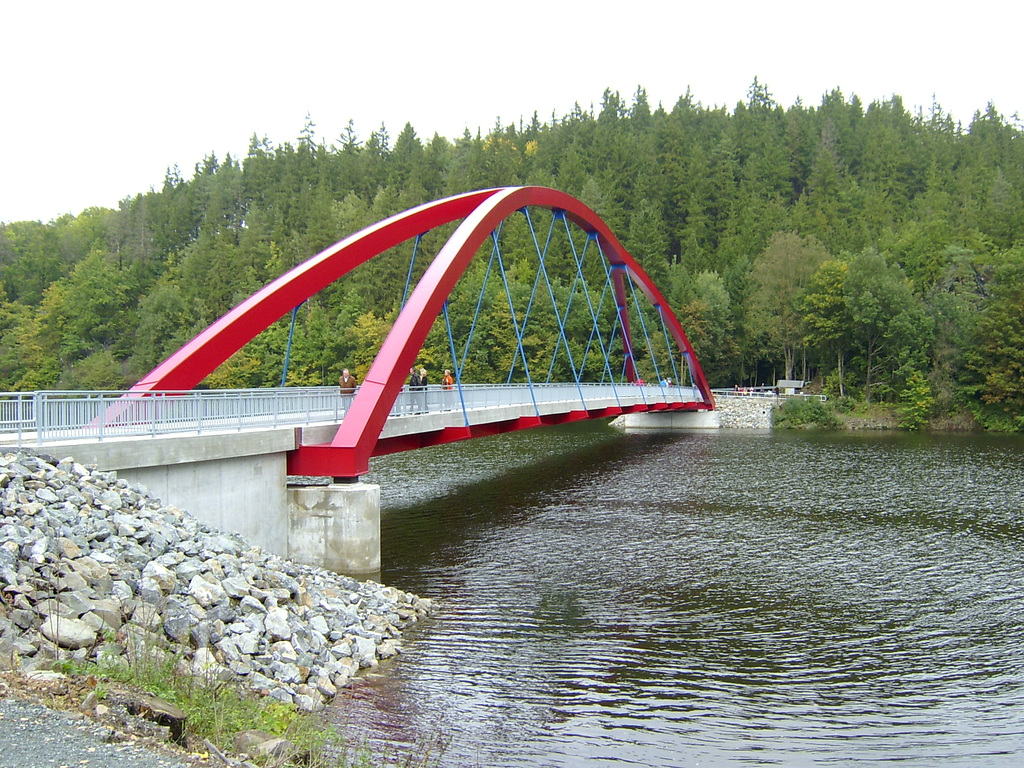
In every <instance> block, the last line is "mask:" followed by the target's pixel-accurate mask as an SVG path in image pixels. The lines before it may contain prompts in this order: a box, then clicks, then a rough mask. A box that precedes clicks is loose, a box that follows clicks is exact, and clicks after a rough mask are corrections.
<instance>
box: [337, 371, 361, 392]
mask: <svg viewBox="0 0 1024 768" xmlns="http://www.w3.org/2000/svg"><path fill="white" fill-rule="evenodd" d="M358 384H359V382H358V381H356V377H355V376H353V375H352V374H351V373H349V372H348V368H345V369H344V370H343V371H342V372H341V377H340V378H339V379H338V391H339V392H340V393H341V394H343V395H349V396H351V395H354V394H355V391H356V385H358Z"/></svg>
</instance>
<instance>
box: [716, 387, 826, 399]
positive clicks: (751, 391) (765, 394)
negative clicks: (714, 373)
mask: <svg viewBox="0 0 1024 768" xmlns="http://www.w3.org/2000/svg"><path fill="white" fill-rule="evenodd" d="M711 394H713V395H714V396H715V399H716V400H717V399H718V398H720V397H739V398H758V397H760V398H772V399H779V400H785V399H789V398H798V399H803V400H820V401H821V402H823V403H824V402H825V401H827V400H828V396H827V395H810V394H807V393H804V392H776V391H775V388H774V387H733V388H731V389H712V390H711Z"/></svg>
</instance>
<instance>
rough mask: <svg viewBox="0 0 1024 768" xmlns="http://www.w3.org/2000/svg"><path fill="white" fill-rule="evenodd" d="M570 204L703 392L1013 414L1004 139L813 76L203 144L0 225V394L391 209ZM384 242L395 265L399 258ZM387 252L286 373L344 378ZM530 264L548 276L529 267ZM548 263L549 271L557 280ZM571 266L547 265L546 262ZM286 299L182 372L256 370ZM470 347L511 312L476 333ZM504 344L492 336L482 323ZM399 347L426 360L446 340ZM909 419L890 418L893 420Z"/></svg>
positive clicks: (1018, 182)
mask: <svg viewBox="0 0 1024 768" xmlns="http://www.w3.org/2000/svg"><path fill="white" fill-rule="evenodd" d="M517 184H532V185H543V186H550V187H554V188H557V189H560V190H562V191H565V192H567V193H569V194H572V195H575V196H576V197H579V198H580V199H581V200H583V202H585V203H586V204H588V205H589V206H590V207H592V208H593V209H594V210H595V211H596V212H597V213H598V214H599V215H600V216H601V217H602V218H603V219H604V220H605V221H606V222H607V223H608V224H609V226H610V227H611V228H612V230H613V231H614V232H616V233H617V235H618V236H619V238H620V240H622V242H623V243H624V244H625V246H626V247H627V248H628V249H629V250H630V252H631V253H632V254H633V255H634V256H635V257H636V258H637V259H638V261H639V262H640V263H641V264H642V265H643V266H644V268H645V270H647V272H648V273H649V274H650V275H651V276H652V277H653V278H654V280H655V282H656V283H657V284H658V285H659V286H660V287H661V288H662V291H663V293H665V295H666V297H667V298H668V299H669V301H670V303H671V304H672V306H673V308H674V309H675V311H676V313H677V315H678V316H679V318H680V320H681V321H682V323H683V326H684V328H686V330H687V333H688V335H689V336H690V339H691V341H692V343H693V345H694V348H695V350H696V352H697V355H698V358H699V359H700V361H701V363H702V365H703V367H704V369H705V372H706V373H707V376H708V380H709V381H710V382H711V384H712V386H715V387H731V386H733V385H737V384H739V385H745V384H768V383H773V382H774V380H775V379H777V378H798V379H807V380H811V381H813V382H815V385H816V386H817V387H820V388H821V390H822V391H824V392H825V393H826V394H828V395H829V396H830V397H831V398H833V399H837V400H839V401H843V400H844V399H849V400H850V401H862V402H875V403H878V402H881V403H894V404H899V405H900V407H902V408H904V409H905V412H906V413H908V414H916V416H914V420H916V421H917V423H919V424H920V423H923V422H924V420H926V419H931V420H937V421H942V420H943V419H952V420H955V419H960V420H961V421H963V420H964V419H969V420H972V421H973V422H974V423H977V424H980V425H981V426H983V427H985V428H988V429H998V430H1008V431H1013V430H1018V431H1019V430H1021V429H1024V199H1022V198H1024V137H1022V132H1021V125H1020V124H1019V122H1018V121H1017V120H1016V118H1013V119H1008V118H1006V117H1004V116H1002V115H1000V114H999V113H998V112H997V111H996V110H995V108H994V107H993V106H991V105H989V107H988V108H987V109H985V110H984V111H981V110H979V112H978V113H976V114H975V116H974V118H973V120H972V121H971V123H970V125H967V126H965V125H962V124H959V123H955V122H954V121H953V120H952V119H951V117H950V116H948V115H947V114H945V113H944V112H943V110H942V108H941V107H940V106H938V105H934V106H933V107H932V108H931V110H930V111H929V113H928V114H923V113H917V114H912V113H911V112H909V111H908V110H907V109H906V108H905V107H904V106H903V104H902V102H901V100H900V99H899V98H898V97H893V98H892V99H891V100H887V101H881V102H872V103H870V104H868V105H865V104H863V103H862V102H861V101H860V100H859V99H858V98H857V97H855V96H854V97H846V96H844V95H843V94H842V93H841V92H840V91H838V90H836V91H833V92H831V93H829V94H828V95H827V96H825V97H824V98H823V99H822V102H821V104H819V105H817V106H807V105H804V104H802V103H799V102H798V103H796V104H794V105H792V106H789V107H783V106H782V105H780V104H778V103H776V102H775V101H774V99H773V98H772V96H771V94H770V92H769V90H768V88H767V87H766V86H764V85H763V84H760V83H758V82H757V81H756V80H755V81H754V83H753V85H752V86H751V87H750V89H749V92H748V94H747V99H746V101H744V102H741V103H739V104H737V105H736V106H735V108H734V109H732V110H729V109H727V108H724V107H722V108H706V107H704V106H702V105H701V104H700V103H699V102H696V101H695V100H694V99H693V98H692V97H691V96H690V95H689V94H686V95H684V96H682V97H681V98H680V99H679V100H678V101H677V102H676V103H675V104H674V105H673V106H672V107H671V108H670V109H668V108H663V107H658V108H652V107H651V105H650V104H649V103H648V101H647V98H646V94H645V92H644V90H643V89H642V88H639V89H637V91H636V93H635V94H634V95H633V96H632V97H631V98H630V99H623V98H622V97H621V96H620V94H618V93H616V92H613V91H610V90H609V91H606V92H605V94H604V97H603V100H602V103H601V104H600V105H598V106H594V107H592V108H591V109H589V110H585V109H581V108H579V107H578V106H577V108H575V109H574V110H573V111H572V112H571V113H570V114H568V115H566V116H564V117H559V118H557V119H556V118H552V119H550V120H549V121H547V122H542V121H541V120H540V119H539V118H538V117H537V116H536V115H534V117H533V119H532V120H531V121H530V122H528V123H526V122H521V123H520V124H518V125H500V124H498V125H495V126H494V128H493V129H492V130H491V131H490V132H489V133H488V134H487V135H483V134H482V132H480V133H478V134H477V135H475V136H474V135H471V134H469V133H468V132H467V133H466V134H465V135H464V136H462V137H461V138H459V139H457V140H455V141H451V140H449V139H447V138H444V137H441V136H437V135H435V136H434V137H433V138H430V139H425V138H423V137H420V136H418V135H417V134H416V132H415V129H414V127H413V126H412V125H408V124H407V125H406V126H405V128H404V129H403V130H402V132H401V133H400V134H399V135H398V136H396V137H392V136H389V135H388V133H387V131H386V130H385V129H384V128H383V127H382V128H380V129H379V130H377V131H374V132H373V133H371V134H370V135H369V136H368V137H366V138H365V139H364V138H361V137H359V136H357V135H356V133H355V131H354V130H353V128H352V124H351V123H350V124H349V128H348V130H347V131H345V132H344V133H343V134H342V135H341V136H338V137H335V138H333V139H324V138H320V137H318V136H317V135H316V131H315V125H314V124H313V123H312V122H311V121H310V120H309V119H308V118H307V123H306V125H305V127H304V129H303V130H302V131H301V133H300V135H299V136H298V137H297V139H296V140H295V141H294V142H293V143H292V142H289V143H284V144H282V145H279V146H275V145H273V144H271V143H270V142H269V141H268V140H266V139H260V138H258V137H255V136H254V137H253V138H252V140H251V142H250V145H249V149H248V154H247V155H246V156H245V157H241V158H236V157H231V156H228V157H224V158H223V159H218V158H216V157H215V156H213V155H210V156H208V157H207V158H206V159H205V160H204V161H203V162H201V163H199V164H197V166H196V167H195V169H194V171H193V173H192V175H191V177H186V176H184V175H183V174H182V173H181V172H180V171H179V170H178V169H177V168H175V169H172V170H170V171H168V173H167V175H166V178H165V180H164V183H163V186H162V188H161V189H159V190H155V189H154V190H151V191H149V192H146V193H141V194H138V195H137V196H135V197H133V198H130V199H125V200H124V201H122V202H121V204H120V206H119V208H118V209H117V210H112V209H105V208H91V209H88V210H86V211H84V212H82V213H81V214H80V215H78V216H71V215H68V216H64V217H62V218H60V219H58V220H56V221H52V222H49V223H41V222H14V223H11V224H7V225H2V226H0V389H2V390H8V391H9V390H33V389H104V388H109V389H123V388H126V387H127V386H130V385H131V384H132V383H133V382H134V381H136V380H137V379H138V378H139V377H141V376H142V375H143V374H144V373H146V372H147V371H149V370H150V369H152V368H153V367H154V366H155V365H157V364H158V363H159V362H161V361H162V360H163V359H164V358H165V357H166V356H167V355H169V354H170V353H172V352H173V351H175V350H176V349H177V348H179V347H180V346H181V345H182V344H183V343H184V342H186V341H188V340H189V339H190V338H192V337H193V336H194V335H195V334H196V333H198V332H199V331H201V330H202V329H204V328H205V327H206V326H207V325H209V324H210V323H211V322H212V321H214V320H215V319H216V318H218V317H219V316H220V315H222V314H223V313H224V312H226V311H227V310H229V309H230V308H231V307H233V306H234V305H235V304H237V303H238V302H240V301H242V300H243V299H245V298H246V297H248V296H249V295H251V294H252V293H253V292H254V291H256V290H257V289H259V288H260V287H262V286H263V285H265V284H266V283H268V282H269V281H270V280H272V279H273V278H275V277H276V276H278V275H280V274H281V273H283V272H284V271H286V270H288V269H290V268H291V267H293V266H295V265H296V264H298V263H300V262H302V261H304V260H305V259H307V258H309V257H310V256H312V255H313V254H315V253H317V252H319V251H320V250H322V249H324V248H326V247H327V246H329V245H331V244H333V243H335V242H337V241H338V240H340V239H341V238H343V237H345V236H347V235H349V234H351V233H353V232H355V231H357V230H359V229H361V228H363V227H365V226H367V225H370V224H372V223H374V222H376V221H379V220H381V219H383V218H385V217H387V216H390V215H392V214H394V213H398V212H400V211H403V210H405V209H407V208H410V207H412V206H414V205H417V204H420V203H423V202H426V201H429V200H434V199H438V198H441V197H445V196H448V195H451V194H456V193H459V192H464V191H468V190H473V189H480V188H486V187H494V186H507V185H517ZM403 259H404V261H402V260H403ZM408 260H409V257H408V254H406V255H404V256H402V257H398V256H395V257H394V258H390V257H387V256H386V257H381V258H379V259H374V260H373V261H371V262H369V263H367V264H366V265H364V266H363V267H360V271H358V272H357V273H353V275H352V276H351V279H345V280H343V281H339V282H338V283H337V284H335V285H333V286H331V287H329V288H327V289H326V290H324V291H322V292H321V293H320V294H319V295H317V296H316V297H314V298H313V299H312V300H310V301H309V302H306V303H305V304H304V305H303V307H302V308H301V311H300V312H299V313H298V315H297V317H296V329H295V340H294V345H293V348H292V351H291V358H290V364H289V368H288V383H289V384H294V385H321V384H333V383H336V382H337V379H338V375H339V373H340V371H341V368H342V367H349V368H352V369H354V370H355V371H356V372H357V374H358V375H359V376H360V377H362V375H363V374H364V373H365V371H366V368H367V367H368V365H369V363H370V361H371V360H372V359H373V355H374V353H375V350H376V348H377V346H379V344H380V342H381V340H382V339H383V337H384V335H385V334H386V333H387V330H388V328H389V327H390V323H391V322H392V321H393V319H394V317H395V313H396V311H397V309H398V307H399V303H400V301H401V297H402V296H401V295H402V288H403V285H404V282H405V270H406V269H407V268H408ZM555 277H556V278H557V277H559V276H555ZM562 277H567V276H562ZM568 277H569V278H570V279H571V276H568ZM289 320H290V318H283V319H282V320H281V321H280V322H279V323H277V324H276V325H275V326H273V327H272V328H271V329H268V330H267V331H266V332H264V333H263V334H261V335H260V336H259V337H258V338H257V339H256V340H254V341H253V342H252V343H250V344H249V345H248V346H246V348H245V349H243V350H242V351H241V352H239V353H238V354H237V355H235V356H234V357H233V358H232V359H231V360H230V361H229V362H228V363H226V364H225V365H224V366H222V367H221V368H220V369H219V370H218V371H217V372H215V373H214V374H213V375H212V376H211V377H210V378H209V379H208V380H207V382H206V384H207V385H209V386H211V387H260V386H275V385H277V384H278V383H279V380H280V376H281V371H282V368H283V364H284V354H285V348H286V339H287V336H288V327H289ZM490 332H491V333H492V334H494V338H495V343H502V338H501V336H502V334H505V335H506V336H510V335H511V334H512V330H511V328H508V327H505V328H502V327H500V325H499V324H495V327H494V328H492V329H491V331H490ZM507 340H508V339H507V338H506V339H505V341H507ZM422 356H423V359H424V361H425V362H427V363H428V364H429V365H431V366H433V367H434V369H435V370H436V369H439V368H442V367H449V366H450V361H449V360H448V359H447V358H448V353H447V349H446V343H445V341H444V340H443V339H441V338H438V339H437V341H436V343H435V342H434V341H431V340H428V345H427V347H425V348H424V350H423V353H422ZM911 425H913V424H911Z"/></svg>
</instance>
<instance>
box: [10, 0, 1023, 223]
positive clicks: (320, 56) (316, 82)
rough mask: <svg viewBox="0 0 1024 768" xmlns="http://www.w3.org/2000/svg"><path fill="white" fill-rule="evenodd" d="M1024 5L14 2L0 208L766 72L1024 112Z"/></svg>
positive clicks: (797, 82) (82, 201)
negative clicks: (212, 159)
mask: <svg viewBox="0 0 1024 768" xmlns="http://www.w3.org/2000/svg"><path fill="white" fill-rule="evenodd" d="M1021 8H1022V6H1017V5H1016V3H1012V4H1009V3H1003V2H990V1H989V0H975V1H974V2H970V3H964V2H961V3H949V2H937V3H936V2H931V3H921V2H902V0H889V2H876V0H865V1H862V2H858V3H833V2H823V0H813V1H811V0H809V1H807V2H804V1H803V0H798V1H792V2H788V1H787V0H776V2H747V1H746V0H742V1H740V2H728V1H725V2H717V3H712V2H700V3H691V2H688V1H683V0H676V1H675V2H645V0H631V1H630V2H614V3H613V2H603V1H602V0H590V1H589V2H577V1H576V0H565V1H561V0H548V1H547V2H539V3H525V2H520V3H488V2H481V1H480V0H449V1H446V0H420V1H419V2H406V0H398V1H397V2H373V1H372V0H361V1H360V2H358V3H353V2H350V1H346V0H334V2H320V1H319V0H307V1H306V2H296V3H292V2H275V3H269V2H263V1H262V0H246V1H245V2H235V1H234V0H203V1H202V2H193V1H192V0H178V1H176V2H171V3H148V2H139V0H131V2H121V1H120V0H118V1H116V2H104V0H97V2H90V3H86V2H81V0H74V2H64V1H63V0H59V1H54V2H48V1H47V0H39V2H28V0H11V1H10V2H8V3H5V4H4V8H3V10H2V12H0V78H2V90H0V221H6V222H10V221H20V220H33V219H38V220H41V221H43V222H47V221H50V220H52V219H54V218H56V217H58V216H60V215H62V214H64V213H72V214H75V215H77V214H78V213H80V212H81V211H82V210H83V209H85V208H88V207H91V206H104V207H116V206H117V204H118V201H119V200H121V199H123V198H125V197H129V196H134V195H136V194H138V193H140V192H146V191H147V190H149V189H150V188H151V187H154V188H157V189H159V188H160V186H161V184H162V182H163V178H164V175H165V173H166V171H167V169H168V168H169V167H171V166H174V165H177V166H179V167H180V168H181V171H182V175H183V176H185V177H186V178H191V176H192V173H193V169H194V166H195V164H196V163H197V162H199V161H201V160H202V159H203V157H204V156H205V155H208V154H211V153H212V154H215V155H216V156H217V157H218V158H221V159H222V158H223V157H224V155H225V154H227V153H229V152H230V153H231V154H232V155H240V156H244V154H245V152H246V150H247V147H248V144H249V139H250V137H251V136H252V135H253V134H257V135H258V136H260V137H267V138H268V139H270V141H271V142H272V143H274V144H281V143H284V142H286V141H292V142H293V141H294V140H295V139H296V137H298V135H299V132H300V131H301V130H302V127H303V125H304V124H305V121H306V115H307V114H308V115H309V116H310V118H311V119H312V121H313V122H314V124H315V126H316V134H317V137H318V139H322V140H324V141H325V142H326V143H327V144H331V143H335V141H336V140H337V138H338V137H339V135H340V134H341V132H342V130H343V129H344V128H345V126H346V125H347V123H348V121H349V120H350V119H351V120H353V121H354V124H355V128H356V132H357V134H358V135H359V137H360V138H361V139H365V138H366V137H367V136H368V135H369V134H370V132H371V131H373V130H375V129H376V128H378V127H379V126H380V125H381V124H382V123H383V124H384V125H385V126H386V127H387V129H388V131H389V133H390V135H391V137H392V140H393V139H394V138H395V137H396V136H397V135H398V133H399V132H400V131H401V130H402V127H403V126H404V125H405V124H406V123H411V124H412V126H413V128H415V130H416V133H417V135H419V136H420V137H421V138H422V139H424V140H429V139H430V138H431V137H432V136H433V135H434V133H439V134H441V135H442V136H445V137H448V138H456V137H458V136H461V135H462V133H463V131H464V130H465V129H466V128H469V129H470V131H472V132H473V133H476V131H477V129H481V130H482V131H483V132H484V133H486V132H487V131H489V130H490V129H491V128H492V127H493V126H494V125H495V123H496V121H499V120H500V122H501V123H502V124H503V125H507V124H509V123H518V122H519V120H520V119H521V118H522V119H525V120H529V119H530V117H531V116H532V114H533V113H534V112H535V111H536V112H537V113H538V114H539V116H540V119H541V120H542V121H543V122H547V121H549V120H550V119H551V115H552V113H554V114H556V115H558V116H561V115H564V114H565V113H567V112H569V111H570V110H571V109H572V107H573V104H574V103H576V102H579V104H580V105H581V106H582V107H584V108H589V107H590V106H591V105H592V104H594V105H599V104H600V101H601V95H602V93H603V91H604V89H605V88H611V89H613V90H616V91H619V92H620V94H621V95H622V96H623V97H624V98H625V99H626V100H627V102H629V101H631V98H632V96H633V94H634V93H635V92H636V89H637V86H643V88H644V89H645V90H646V91H647V94H648V99H649V101H650V102H651V105H652V107H654V106H656V105H657V104H658V103H662V104H663V105H664V106H665V107H666V109H670V108H671V107H672V105H673V104H675V102H676V101H677V100H678V98H679V97H680V96H681V95H682V94H684V93H686V91H687V89H689V90H690V92H691V94H692V96H693V98H694V99H695V100H696V101H699V102H700V103H702V104H704V105H705V106H726V107H728V108H729V109H732V108H733V107H734V106H735V104H736V103H737V102H738V101H741V100H743V99H744V98H745V95H746V92H747V90H748V88H749V87H750V84H751V83H752V82H753V80H754V78H755V77H756V78H757V79H758V80H759V81H760V82H761V83H763V84H765V85H766V86H767V87H768V89H769V91H770V92H771V94H772V95H773V97H774V98H775V100H776V101H777V102H778V103H780V104H782V105H783V106H784V107H788V106H791V105H792V104H793V103H794V102H795V101H796V100H797V99H798V98H800V99H802V101H803V102H804V103H805V104H807V105H814V106H816V105H818V104H820V102H821V98H822V96H823V95H824V94H825V93H827V92H829V91H831V90H832V89H833V88H839V89H841V90H842V92H843V94H844V95H845V96H846V97H847V98H849V97H850V96H851V95H854V94H856V95H857V96H859V97H860V98H861V100H862V101H863V102H864V103H865V105H866V104H868V103H870V102H871V101H875V100H883V99H887V98H889V97H890V96H892V95H893V94H897V95H900V96H902V97H903V100H904V104H905V105H906V107H907V108H908V109H911V110H912V111H916V109H917V108H922V109H924V110H925V112H926V114H927V112H928V111H929V110H930V108H931V105H932V102H933V97H934V100H935V101H937V102H938V103H939V104H940V105H941V106H942V108H943V109H944V110H945V111H946V112H948V113H951V114H952V115H953V117H954V118H955V119H956V120H959V121H961V122H963V123H964V124H965V125H966V124H968V123H970V120H971V118H972V116H973V114H974V112H975V111H977V110H982V111H983V110H984V109H985V106H986V104H987V103H988V102H989V101H992V102H993V103H994V104H995V106H996V108H997V109H998V110H999V111H1000V113H1002V114H1003V115H1006V116H1011V115H1014V114H1015V113H1020V114H1022V115H1024V86H1022V85H1021V80H1020V78H1021V71H1022V66H1021V55H1020V34H1021V29H1022V24H1021V22H1022V20H1024V11H1022V10H1021Z"/></svg>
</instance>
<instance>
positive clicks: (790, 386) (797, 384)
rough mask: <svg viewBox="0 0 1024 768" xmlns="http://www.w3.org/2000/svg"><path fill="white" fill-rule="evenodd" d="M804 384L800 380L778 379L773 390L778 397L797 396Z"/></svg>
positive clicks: (804, 382)
mask: <svg viewBox="0 0 1024 768" xmlns="http://www.w3.org/2000/svg"><path fill="white" fill-rule="evenodd" d="M806 383H807V382H806V381H803V380H802V379H779V380H778V381H777V382H776V383H775V388H776V391H777V392H778V393H779V394H780V395H798V394H800V390H801V389H803V388H804V384H806Z"/></svg>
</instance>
